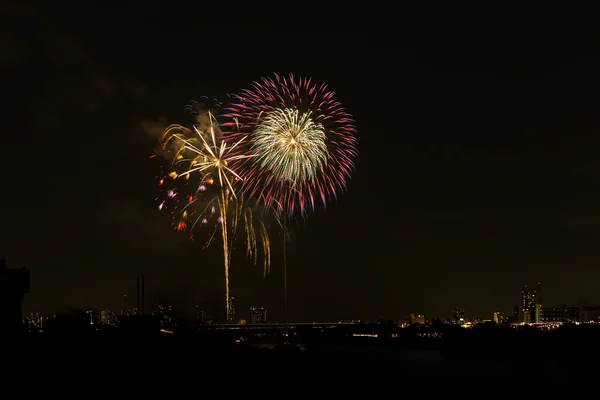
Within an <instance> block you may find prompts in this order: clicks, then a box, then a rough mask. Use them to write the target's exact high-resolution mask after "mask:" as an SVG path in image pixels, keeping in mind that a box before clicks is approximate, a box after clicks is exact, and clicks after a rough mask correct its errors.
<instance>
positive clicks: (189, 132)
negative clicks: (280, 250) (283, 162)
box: [157, 113, 270, 315]
mask: <svg viewBox="0 0 600 400" xmlns="http://www.w3.org/2000/svg"><path fill="white" fill-rule="evenodd" d="M198 121H199V124H197V125H195V126H193V127H192V129H188V128H186V127H184V126H182V125H178V124H174V125H170V126H169V127H167V128H166V129H165V131H164V132H163V135H162V137H161V139H160V142H161V145H162V149H163V151H165V152H167V153H170V154H172V157H173V161H172V164H171V171H170V172H169V173H167V174H166V175H160V176H159V177H157V179H158V185H159V187H161V192H162V193H164V195H165V197H166V199H164V200H162V201H161V202H160V204H159V206H158V208H159V210H163V209H165V207H167V202H169V204H172V206H171V207H170V209H171V213H170V215H171V218H172V219H173V221H174V222H173V226H174V229H176V230H178V231H189V232H190V237H191V238H194V236H193V235H194V234H193V232H194V229H195V228H196V227H197V226H198V225H201V226H212V231H211V232H209V234H208V235H207V239H206V242H205V245H204V247H208V246H209V245H210V244H211V243H212V241H213V239H214V238H215V236H216V234H217V232H220V234H221V235H220V236H221V239H222V242H223V266H224V271H225V301H226V307H227V315H230V314H229V305H230V301H229V299H230V292H229V268H230V260H231V250H232V247H233V244H232V239H233V238H234V234H235V232H236V230H237V228H238V226H240V225H243V227H244V230H245V232H246V240H245V246H246V249H247V255H248V256H249V257H250V258H253V259H254V261H255V263H256V261H257V254H258V251H257V249H258V242H261V243H262V245H263V249H262V250H263V254H264V258H265V265H264V271H265V273H266V272H268V269H269V267H270V240H269V235H268V231H267V229H266V226H265V225H264V223H263V222H262V221H257V223H255V222H254V219H253V213H252V209H251V208H250V207H248V206H247V205H246V202H245V201H244V200H243V199H242V198H241V197H240V196H238V194H237V192H236V186H237V185H238V183H240V182H241V181H242V177H241V176H240V175H239V174H238V173H237V172H236V170H235V168H233V167H232V165H234V164H235V163H236V162H237V161H239V160H243V159H245V158H249V157H252V156H250V155H244V154H240V153H238V152H236V151H235V149H236V147H238V146H239V145H240V144H241V143H242V142H243V141H244V140H245V137H241V138H238V139H237V140H236V141H235V142H233V143H228V142H226V141H224V140H223V139H222V133H221V131H220V130H219V127H218V124H217V121H216V118H215V117H214V116H213V114H212V113H208V114H207V117H206V118H205V116H204V115H201V116H199V117H198ZM191 177H194V179H191V183H190V178H191ZM169 178H170V179H169ZM166 185H172V186H174V187H172V188H171V187H170V186H169V187H170V188H165V186H166Z"/></svg>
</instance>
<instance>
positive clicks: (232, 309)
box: [227, 296, 235, 324]
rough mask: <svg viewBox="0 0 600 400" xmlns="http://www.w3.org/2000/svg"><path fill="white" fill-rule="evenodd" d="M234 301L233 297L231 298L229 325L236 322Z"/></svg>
mask: <svg viewBox="0 0 600 400" xmlns="http://www.w3.org/2000/svg"><path fill="white" fill-rule="evenodd" d="M234 299H235V298H234V297H233V296H231V297H230V298H229V314H228V315H227V323H228V324H233V323H234V322H235V304H234V303H233V300H234Z"/></svg>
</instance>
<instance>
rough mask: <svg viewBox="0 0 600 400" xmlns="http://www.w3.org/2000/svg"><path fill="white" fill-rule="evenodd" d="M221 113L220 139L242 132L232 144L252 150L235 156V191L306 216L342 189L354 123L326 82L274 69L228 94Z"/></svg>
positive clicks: (353, 146) (353, 153)
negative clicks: (238, 186)
mask: <svg viewBox="0 0 600 400" xmlns="http://www.w3.org/2000/svg"><path fill="white" fill-rule="evenodd" d="M223 116H224V117H225V118H226V122H224V123H223V124H222V125H223V127H225V128H226V129H228V130H229V131H230V134H228V137H227V138H226V140H229V141H231V142H233V143H237V141H238V140H240V138H247V140H245V141H244V142H243V143H240V145H239V146H238V147H237V149H236V150H235V152H236V153H237V154H248V155H250V156H251V157H252V158H251V160H243V161H242V160H239V161H234V165H235V167H236V169H237V170H238V171H239V173H240V174H242V175H243V176H244V182H243V185H242V191H243V193H245V194H247V195H248V196H251V197H256V198H258V199H259V201H260V202H261V203H262V204H263V205H265V206H268V207H274V208H275V209H276V210H277V211H278V212H279V213H280V214H282V215H283V214H285V215H286V216H287V218H289V217H291V216H292V215H293V214H294V212H295V211H299V212H300V214H301V215H302V216H306V213H307V211H308V210H309V209H313V210H314V208H315V205H316V203H317V202H321V203H322V204H323V205H324V206H325V205H326V204H327V202H328V201H329V200H331V199H334V198H335V197H336V195H337V193H338V192H340V191H343V190H345V189H346V181H347V180H348V179H349V178H350V176H351V172H352V171H353V170H354V161H355V159H356V157H357V156H358V150H357V138H356V127H355V124H354V121H353V119H352V117H351V115H350V114H348V113H347V112H346V111H345V109H344V108H343V107H342V105H341V103H339V102H338V101H336V100H335V99H334V93H333V92H332V91H330V90H329V89H328V87H327V85H325V84H320V85H317V84H313V83H312V81H311V79H310V78H299V79H295V78H294V76H293V75H291V74H290V75H289V77H281V76H279V75H277V74H275V75H274V76H273V77H271V78H262V80H261V81H259V82H254V83H253V84H252V85H251V87H250V89H245V90H242V91H240V92H238V93H236V94H233V95H231V103H230V104H229V105H228V106H227V107H226V108H225V113H224V114H223Z"/></svg>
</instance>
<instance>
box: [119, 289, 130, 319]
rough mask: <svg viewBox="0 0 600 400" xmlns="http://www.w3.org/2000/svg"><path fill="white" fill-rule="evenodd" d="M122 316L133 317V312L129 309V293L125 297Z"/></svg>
mask: <svg viewBox="0 0 600 400" xmlns="http://www.w3.org/2000/svg"><path fill="white" fill-rule="evenodd" d="M121 315H122V316H128V315H131V310H130V309H129V301H128V299H127V293H125V294H124V295H123V308H122V309H121Z"/></svg>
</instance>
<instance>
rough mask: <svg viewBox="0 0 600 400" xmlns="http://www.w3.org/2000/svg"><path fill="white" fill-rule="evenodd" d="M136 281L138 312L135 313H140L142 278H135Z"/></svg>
mask: <svg viewBox="0 0 600 400" xmlns="http://www.w3.org/2000/svg"><path fill="white" fill-rule="evenodd" d="M135 280H136V288H135V297H136V310H135V313H136V314H139V313H140V277H139V275H138V276H136V277H135Z"/></svg>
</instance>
